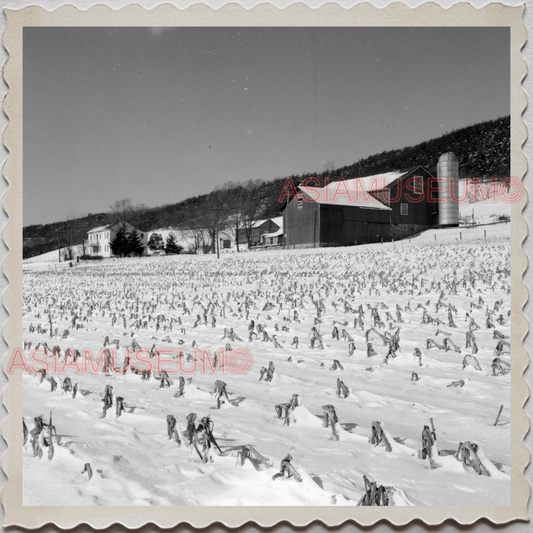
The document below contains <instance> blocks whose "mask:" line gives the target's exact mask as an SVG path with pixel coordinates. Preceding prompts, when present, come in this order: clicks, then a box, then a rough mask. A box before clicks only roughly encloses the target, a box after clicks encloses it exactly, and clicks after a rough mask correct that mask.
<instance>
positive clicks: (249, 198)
mask: <svg viewBox="0 0 533 533" xmlns="http://www.w3.org/2000/svg"><path fill="white" fill-rule="evenodd" d="M262 184H263V182H262V181H261V180H255V181H254V180H249V181H247V182H246V183H245V184H244V185H243V189H244V190H243V194H242V201H241V208H240V210H241V217H242V228H243V231H244V234H245V235H246V241H247V243H248V247H250V246H251V244H252V233H253V227H254V222H255V221H256V220H257V218H258V217H259V215H260V214H261V211H262V210H263V208H264V206H265V200H264V198H263V197H262V195H261V190H260V188H261V185H262Z"/></svg>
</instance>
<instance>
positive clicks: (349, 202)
mask: <svg viewBox="0 0 533 533" xmlns="http://www.w3.org/2000/svg"><path fill="white" fill-rule="evenodd" d="M349 181H353V180H349ZM344 183H345V184H348V182H347V181H346V182H344ZM332 185H337V187H331V186H332ZM298 188H299V189H300V190H301V191H302V192H303V193H304V194H305V196H306V197H307V201H311V202H317V203H319V204H327V205H339V206H340V205H345V206H350V207H359V208H361V209H380V210H382V211H391V208H390V207H388V206H386V205H385V204H382V203H381V202H380V201H379V200H377V199H376V198H374V196H372V195H371V194H369V193H368V191H365V190H361V189H356V188H355V186H352V187H350V186H348V187H344V186H343V185H339V182H335V183H331V184H330V185H328V187H304V186H300V187H298ZM365 193H366V194H365Z"/></svg>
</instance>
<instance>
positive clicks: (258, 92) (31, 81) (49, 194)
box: [23, 28, 510, 225]
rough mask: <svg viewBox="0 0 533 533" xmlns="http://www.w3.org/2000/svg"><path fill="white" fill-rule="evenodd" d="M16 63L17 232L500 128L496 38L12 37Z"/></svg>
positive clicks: (52, 33)
mask: <svg viewBox="0 0 533 533" xmlns="http://www.w3.org/2000/svg"><path fill="white" fill-rule="evenodd" d="M23 53H24V80H23V83H24V85H23V87H24V96H23V98H24V109H23V112H24V175H23V180H24V225H29V224H41V223H46V222H53V221H58V220H62V219H64V218H65V216H67V215H69V214H73V215H84V214H88V213H97V212H103V211H107V210H108V207H109V205H110V204H112V203H113V202H114V201H115V200H118V199H121V198H125V197H130V198H131V199H132V200H133V202H134V203H143V204H146V205H148V206H157V205H162V204H167V203H173V202H177V201H180V200H183V199H185V198H187V197H189V196H196V195H199V194H203V193H207V192H209V191H211V190H212V189H213V188H214V187H215V186H216V185H218V184H222V183H223V182H225V181H227V180H232V181H245V180H248V179H258V178H260V179H265V180H270V179H273V178H275V177H280V176H289V175H291V174H301V173H304V172H313V171H317V172H321V171H323V170H324V168H325V165H326V164H329V163H331V162H333V163H334V165H335V166H336V167H339V166H343V165H348V164H351V163H353V162H355V161H357V160H358V159H360V158H362V157H366V156H369V155H372V154H375V153H378V152H382V151H384V150H390V149H395V148H402V147H405V146H409V145H413V144H416V143H419V142H422V141H426V140H429V139H431V138H434V137H438V136H440V135H442V134H444V133H446V132H450V131H452V130H454V129H457V128H461V127H464V126H468V125H470V124H474V123H476V122H481V121H484V120H489V119H493V118H497V117H499V116H504V115H508V114H509V113H510V90H509V69H510V62H509V30H508V29H507V28H486V29H485V28H431V29H420V28H340V29H339V28H315V29H311V28H178V29H176V28H169V29H161V28H25V29H24V49H23ZM439 155H440V154H435V159H436V160H437V159H438V157H439ZM391 170H393V169H391Z"/></svg>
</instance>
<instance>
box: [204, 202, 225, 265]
mask: <svg viewBox="0 0 533 533" xmlns="http://www.w3.org/2000/svg"><path fill="white" fill-rule="evenodd" d="M208 209H209V210H210V211H214V212H215V235H214V238H215V241H216V242H215V243H213V244H214V246H215V247H216V251H217V259H220V249H219V244H218V212H219V211H224V210H225V209H226V208H225V207H208Z"/></svg>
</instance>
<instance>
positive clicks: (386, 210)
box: [283, 154, 455, 248]
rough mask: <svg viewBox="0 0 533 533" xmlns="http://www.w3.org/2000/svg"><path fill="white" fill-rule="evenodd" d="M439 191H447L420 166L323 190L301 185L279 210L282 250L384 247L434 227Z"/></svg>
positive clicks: (330, 185)
mask: <svg viewBox="0 0 533 533" xmlns="http://www.w3.org/2000/svg"><path fill="white" fill-rule="evenodd" d="M446 155H448V154H446ZM452 155H453V154H452ZM453 157H455V156H453ZM441 159H442V158H441ZM439 187H441V188H446V187H445V186H443V184H442V182H440V183H439V182H438V181H437V180H435V178H433V177H432V176H431V174H430V173H429V172H428V171H427V170H426V169H425V168H423V167H421V166H418V167H415V168H412V169H411V170H409V171H408V172H388V173H385V174H378V175H375V176H366V177H363V178H356V179H351V180H340V181H337V182H333V183H329V184H327V185H326V186H324V187H309V186H304V185H300V186H299V187H298V188H297V191H298V194H297V195H293V196H292V197H291V198H290V199H289V201H288V202H287V203H286V205H285V208H284V210H283V228H284V237H285V246H286V247H287V248H300V247H301V248H305V247H319V246H352V245H354V244H365V243H375V242H382V241H383V242H386V241H390V240H396V239H402V238H405V237H407V236H409V235H412V234H414V233H417V232H420V231H423V230H425V229H429V228H431V227H434V226H437V225H439V199H438V197H439ZM441 190H442V189H441ZM440 194H441V195H442V193H440ZM440 202H442V199H441V200H440Z"/></svg>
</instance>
